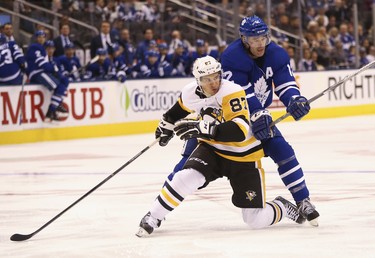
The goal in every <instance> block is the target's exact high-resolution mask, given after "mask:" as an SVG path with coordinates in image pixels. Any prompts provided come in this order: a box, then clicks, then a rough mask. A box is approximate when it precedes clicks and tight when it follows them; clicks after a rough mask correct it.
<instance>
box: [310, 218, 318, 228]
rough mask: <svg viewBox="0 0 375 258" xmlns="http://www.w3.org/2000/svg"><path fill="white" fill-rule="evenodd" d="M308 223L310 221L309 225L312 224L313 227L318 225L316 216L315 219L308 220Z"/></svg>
mask: <svg viewBox="0 0 375 258" xmlns="http://www.w3.org/2000/svg"><path fill="white" fill-rule="evenodd" d="M309 223H310V225H311V226H313V227H318V226H319V222H318V218H315V219H312V220H309Z"/></svg>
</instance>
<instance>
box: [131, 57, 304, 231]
mask: <svg viewBox="0 0 375 258" xmlns="http://www.w3.org/2000/svg"><path fill="white" fill-rule="evenodd" d="M193 75H194V77H195V78H196V80H195V81H193V82H191V83H189V84H188V85H186V86H185V87H184V88H183V89H182V93H181V96H180V98H179V99H178V101H177V103H176V104H175V105H174V106H173V107H172V108H170V109H169V110H168V111H167V112H166V113H165V114H164V115H163V117H162V119H161V121H160V123H159V126H158V127H157V129H156V132H155V136H156V138H159V145H160V146H166V145H167V144H168V142H169V141H170V139H171V138H172V137H173V135H174V132H175V133H176V134H177V135H178V136H179V137H180V138H181V139H182V140H187V139H191V138H197V139H198V141H199V144H198V147H197V148H196V149H195V150H194V151H193V153H192V154H191V156H190V157H189V159H188V160H187V161H186V163H185V165H184V167H183V169H182V170H181V171H179V172H178V173H176V174H175V175H174V177H173V178H172V179H171V180H168V179H167V181H166V182H165V184H164V186H163V188H162V190H161V192H160V194H159V195H158V196H157V198H156V199H155V201H154V203H153V204H152V206H151V209H150V210H149V212H148V213H147V214H146V215H145V216H144V217H143V218H142V220H141V222H140V225H139V226H140V228H139V230H138V232H137V233H136V235H137V236H138V237H144V236H148V235H150V234H151V233H152V232H153V231H154V229H155V228H158V227H159V226H160V224H161V221H162V220H163V219H164V218H165V217H166V215H167V214H168V213H169V212H171V211H173V210H174V209H175V208H176V207H177V206H178V205H179V204H180V203H181V202H182V201H183V200H184V198H185V197H186V196H188V195H189V194H192V193H193V192H195V191H196V190H198V189H201V188H203V187H206V186H207V185H208V184H209V183H210V182H211V181H214V180H216V179H218V178H221V177H227V178H228V179H229V181H230V184H231V186H232V189H233V195H232V203H233V204H234V205H235V206H236V207H238V208H241V210H242V217H243V220H244V222H245V223H247V224H248V225H249V226H250V228H263V227H267V226H270V225H274V224H276V223H278V222H280V221H281V220H282V219H283V218H284V217H288V218H290V219H292V220H294V221H295V222H297V223H302V222H304V218H303V217H302V216H300V215H299V214H298V212H297V208H296V206H294V205H293V204H291V203H290V202H288V201H287V200H285V199H283V198H282V197H277V198H276V199H275V200H273V201H270V202H266V200H265V185H264V170H263V169H262V166H261V161H260V159H261V158H262V157H263V156H264V152H263V149H262V146H261V142H260V141H258V140H256V139H255V138H254V137H253V135H252V132H251V129H250V122H249V119H250V118H249V112H248V106H247V101H246V94H245V92H244V90H243V89H242V87H241V86H240V85H238V84H235V83H232V82H230V81H228V80H225V79H222V70H221V64H220V63H219V62H218V61H217V60H215V58H213V57H211V56H205V57H202V58H198V59H197V60H196V61H195V63H194V65H193ZM191 113H195V114H197V115H199V116H198V117H199V118H198V119H194V120H191V119H184V118H186V117H187V116H188V115H189V114H191ZM213 215H214V214H213Z"/></svg>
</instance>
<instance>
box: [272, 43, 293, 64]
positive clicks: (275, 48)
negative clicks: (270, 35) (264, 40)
mask: <svg viewBox="0 0 375 258" xmlns="http://www.w3.org/2000/svg"><path fill="white" fill-rule="evenodd" d="M267 55H269V56H271V57H272V59H274V60H280V59H281V60H289V55H288V53H287V52H286V50H285V49H284V48H282V47H281V46H279V45H278V44H276V43H275V42H273V41H272V42H271V43H270V44H269V45H268V46H267Z"/></svg>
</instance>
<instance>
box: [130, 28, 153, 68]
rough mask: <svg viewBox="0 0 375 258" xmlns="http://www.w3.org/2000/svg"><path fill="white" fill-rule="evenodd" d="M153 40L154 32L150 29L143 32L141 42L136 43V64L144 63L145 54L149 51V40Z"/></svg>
mask: <svg viewBox="0 0 375 258" xmlns="http://www.w3.org/2000/svg"><path fill="white" fill-rule="evenodd" d="M153 38H154V31H153V30H152V29H150V28H148V29H145V30H144V31H143V40H142V41H141V42H139V43H138V45H137V50H136V54H135V58H136V62H137V63H140V62H141V63H142V62H144V61H145V53H146V52H147V50H148V49H149V47H150V46H149V45H150V42H151V40H153ZM151 43H152V42H151Z"/></svg>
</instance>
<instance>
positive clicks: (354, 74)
mask: <svg viewBox="0 0 375 258" xmlns="http://www.w3.org/2000/svg"><path fill="white" fill-rule="evenodd" d="M374 64H375V61H372V62H371V63H368V64H367V65H365V66H363V67H362V68H361V69H359V70H358V71H356V72H355V73H353V74H351V75H347V76H345V77H344V78H343V79H342V80H341V81H339V82H337V83H335V84H334V85H332V86H330V87H328V88H327V89H325V90H324V91H322V92H320V93H319V94H317V95H315V96H314V97H312V98H311V99H309V100H308V101H307V103H309V104H310V103H312V102H314V101H315V100H317V99H318V98H320V97H322V96H324V95H325V94H327V93H328V92H330V91H333V90H335V89H336V88H337V87H338V86H340V85H341V84H344V83H345V82H347V81H349V80H350V79H352V78H353V77H355V76H357V75H358V74H360V73H361V72H363V71H366V70H367V69H369V68H370V67H371V66H373V65H374ZM289 116H290V113H286V114H284V115H282V116H281V117H279V118H278V119H276V120H275V121H273V122H272V123H271V125H270V127H272V126H275V125H276V124H277V123H279V122H281V121H283V120H284V119H285V118H287V117H289Z"/></svg>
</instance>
